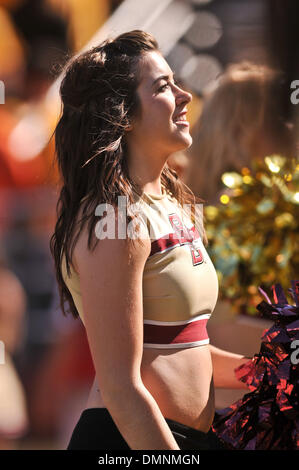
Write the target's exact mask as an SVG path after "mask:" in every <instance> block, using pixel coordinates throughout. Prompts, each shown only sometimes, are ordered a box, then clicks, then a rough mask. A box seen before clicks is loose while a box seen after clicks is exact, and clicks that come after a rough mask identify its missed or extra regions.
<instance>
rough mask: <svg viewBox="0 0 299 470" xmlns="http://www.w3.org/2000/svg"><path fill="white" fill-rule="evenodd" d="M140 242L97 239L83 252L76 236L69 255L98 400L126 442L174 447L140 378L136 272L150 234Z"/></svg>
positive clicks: (140, 319)
mask: <svg viewBox="0 0 299 470" xmlns="http://www.w3.org/2000/svg"><path fill="white" fill-rule="evenodd" d="M143 243H144V245H143V246H141V245H140V244H139V243H138V242H137V241H136V242H135V248H134V247H132V246H131V247H130V245H129V244H128V243H127V240H122V239H117V238H116V239H113V240H112V239H103V240H100V241H99V243H98V245H97V247H96V248H95V250H94V251H93V252H88V251H87V250H86V248H85V246H86V241H85V242H82V241H80V243H79V249H78V251H77V254H76V260H75V261H76V264H77V267H78V270H79V275H80V284H81V291H82V302H83V310H84V317H85V326H86V331H87V337H88V341H89V345H90V350H91V354H92V357H93V361H94V365H95V369H96V374H97V377H98V380H99V386H100V389H101V394H102V397H103V400H104V403H105V404H106V406H107V408H108V410H109V412H110V414H111V416H112V418H113V420H114V422H115V424H116V426H117V427H118V429H119V431H120V433H121V434H122V436H123V437H124V439H125V440H126V442H127V443H128V445H129V447H130V448H131V449H135V450H137V449H153V450H154V449H158V450H162V449H176V450H179V447H178V445H177V443H176V441H175V439H174V437H173V435H172V433H171V431H170V429H169V426H168V425H167V423H166V421H165V419H164V417H163V415H162V413H161V411H160V408H159V406H158V404H157V403H156V401H155V400H154V398H153V396H152V395H151V394H150V392H149V391H148V390H147V389H146V388H145V386H144V384H143V382H142V379H141V371H140V367H141V361H142V354H143V299H142V276H143V269H144V265H145V262H146V259H147V257H148V255H149V253H150V240H149V239H148V240H144V241H143ZM82 247H83V248H82Z"/></svg>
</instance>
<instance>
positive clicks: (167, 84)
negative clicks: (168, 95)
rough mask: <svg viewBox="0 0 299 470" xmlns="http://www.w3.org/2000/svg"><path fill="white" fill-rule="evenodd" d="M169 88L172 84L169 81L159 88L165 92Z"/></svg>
mask: <svg viewBox="0 0 299 470" xmlns="http://www.w3.org/2000/svg"><path fill="white" fill-rule="evenodd" d="M167 88H170V84H169V83H164V85H162V86H160V88H158V92H163V91H164V90H166V89H167Z"/></svg>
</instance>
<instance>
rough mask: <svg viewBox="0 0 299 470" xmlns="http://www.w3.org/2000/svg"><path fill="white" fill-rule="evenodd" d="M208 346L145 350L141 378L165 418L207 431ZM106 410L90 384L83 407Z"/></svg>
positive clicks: (210, 394)
mask: <svg viewBox="0 0 299 470" xmlns="http://www.w3.org/2000/svg"><path fill="white" fill-rule="evenodd" d="M212 372H213V371H212V359H211V354H210V349H209V345H203V346H197V347H193V348H185V349H144V350H143V358H142V364H141V377H142V381H143V383H144V386H145V387H146V388H147V390H148V391H149V392H150V393H151V395H152V396H153V398H154V399H155V401H156V402H157V404H158V406H159V408H160V410H161V413H162V415H163V416H164V418H168V419H171V420H174V421H177V422H179V423H181V424H184V425H186V426H190V427H192V428H195V429H198V430H200V431H203V432H207V431H208V430H209V429H210V426H211V424H212V421H213V417H214V387H213V377H212ZM103 407H106V406H105V403H104V401H103V399H102V396H101V392H100V390H99V387H98V383H97V379H96V378H95V381H94V383H93V386H92V388H91V391H90V395H89V398H88V401H87V404H86V408H103Z"/></svg>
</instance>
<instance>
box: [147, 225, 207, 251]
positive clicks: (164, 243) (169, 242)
mask: <svg viewBox="0 0 299 470" xmlns="http://www.w3.org/2000/svg"><path fill="white" fill-rule="evenodd" d="M199 237H200V235H199V232H198V230H197V229H196V228H195V227H194V226H193V227H192V228H190V229H186V228H185V232H182V236H181V237H180V238H179V237H178V236H177V234H176V233H168V234H167V235H164V236H163V237H161V238H158V239H157V240H154V241H152V243H151V252H150V255H149V256H152V255H154V254H156V253H161V251H164V250H166V249H167V248H171V247H174V246H178V245H183V244H187V243H192V241H193V240H196V239H197V238H199Z"/></svg>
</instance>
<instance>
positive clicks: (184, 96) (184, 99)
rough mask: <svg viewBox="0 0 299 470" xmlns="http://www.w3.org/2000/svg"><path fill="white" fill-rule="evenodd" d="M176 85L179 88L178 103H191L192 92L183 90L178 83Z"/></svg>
mask: <svg viewBox="0 0 299 470" xmlns="http://www.w3.org/2000/svg"><path fill="white" fill-rule="evenodd" d="M175 87H176V89H177V93H176V104H177V105H179V104H182V103H185V104H188V103H190V101H191V100H192V95H191V93H189V92H188V91H186V90H183V88H181V87H180V86H178V85H176V86H175Z"/></svg>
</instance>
